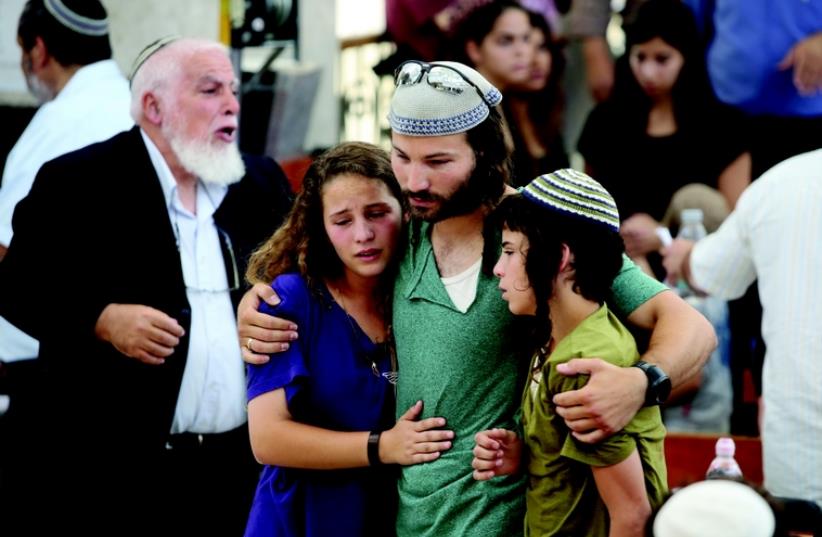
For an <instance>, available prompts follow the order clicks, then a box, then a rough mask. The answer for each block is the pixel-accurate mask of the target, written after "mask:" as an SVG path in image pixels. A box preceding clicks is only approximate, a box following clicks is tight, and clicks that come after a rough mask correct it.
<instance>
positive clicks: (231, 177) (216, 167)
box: [162, 121, 245, 186]
mask: <svg viewBox="0 0 822 537" xmlns="http://www.w3.org/2000/svg"><path fill="white" fill-rule="evenodd" d="M178 126H179V123H178V122H177V121H171V122H167V123H164V124H163V126H162V130H163V135H164V136H165V137H166V139H167V140H168V143H169V145H170V146H171V150H172V151H173V152H174V154H175V155H176V156H177V160H179V161H180V165H181V166H182V167H183V168H185V169H186V170H187V171H189V172H190V173H192V174H194V175H196V176H197V177H199V178H200V179H201V180H202V181H203V182H204V183H209V184H214V185H221V186H228V185H231V184H233V183H236V182H237V181H239V180H240V179H242V177H243V175H245V164H244V163H243V158H242V156H241V155H240V150H239V148H238V147H237V144H236V143H231V144H226V143H223V142H216V143H209V142H208V141H203V140H197V139H186V138H185V137H184V136H183V135H181V134H180V133H181V132H182V129H181V128H178Z"/></svg>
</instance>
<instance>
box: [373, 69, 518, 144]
mask: <svg viewBox="0 0 822 537" xmlns="http://www.w3.org/2000/svg"><path fill="white" fill-rule="evenodd" d="M431 65H445V66H447V67H451V68H453V69H456V70H457V71H459V72H460V73H461V74H462V75H463V76H465V77H466V78H467V79H468V80H470V81H471V82H473V83H474V84H475V85H476V86H477V88H479V89H480V91H482V93H483V96H484V97H485V101H483V99H482V97H480V95H479V93H477V91H476V89H475V88H472V87H471V88H466V90H465V91H463V92H462V93H458V94H457V93H450V92H446V91H442V90H439V89H436V88H433V87H431V86H430V85H429V84H428V83H427V81H426V80H420V81H419V82H418V83H417V84H412V85H410V86H399V87H397V88H396V89H395V90H394V96H393V97H392V99H391V110H390V111H389V113H388V123H389V124H390V125H391V130H393V131H394V132H396V133H399V134H405V135H408V136H447V135H449V134H457V133H460V132H465V131H467V130H470V129H472V128H474V127H476V126H477V125H479V124H480V123H482V122H483V121H485V119H486V118H487V117H488V113H489V109H488V105H487V104H486V101H487V102H488V103H490V104H491V105H492V106H496V105H497V104H499V103H500V102H501V101H502V94H501V93H500V92H499V90H498V89H497V88H495V87H494V86H493V85H492V84H491V83H490V82H488V81H487V80H486V79H485V77H483V76H482V75H481V74H479V73H478V72H477V71H476V70H474V69H472V68H470V67H468V66H467V65H463V64H461V63H457V62H432V63H431ZM423 76H425V77H427V76H428V73H425V75H423Z"/></svg>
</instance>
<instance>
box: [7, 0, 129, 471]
mask: <svg viewBox="0 0 822 537" xmlns="http://www.w3.org/2000/svg"><path fill="white" fill-rule="evenodd" d="M17 44H18V45H19V47H20V50H21V61H20V66H21V68H22V71H23V75H24V76H25V79H26V84H27V85H28V87H29V90H30V92H31V93H32V94H33V95H34V96H35V98H36V99H37V101H38V104H39V105H40V108H39V109H38V110H37V112H36V114H35V115H34V117H33V118H32V119H31V122H30V123H29V125H28V126H27V128H26V129H25V131H24V132H23V134H22V135H21V136H20V138H19V139H18V141H17V143H16V144H15V145H14V147H13V148H12V150H11V152H10V153H9V154H8V158H7V159H6V162H5V166H4V167H3V177H2V182H0V262H2V261H1V260H2V258H3V257H4V256H5V253H6V249H7V248H8V245H9V243H10V242H11V238H12V234H13V232H12V225H11V223H12V214H13V213H14V208H15V206H16V205H17V203H18V202H19V201H20V200H21V199H23V198H24V197H25V196H26V195H27V194H28V193H29V190H30V189H31V185H32V182H33V181H34V176H35V175H36V174H37V171H38V170H39V169H40V166H42V165H43V163H45V162H47V161H49V160H51V159H53V158H55V157H57V156H59V155H62V154H64V153H67V152H69V151H73V150H75V149H79V148H81V147H83V146H86V145H88V144H91V143H94V142H99V141H102V140H105V139H106V138H109V137H111V136H113V135H115V134H117V133H118V132H120V131H123V130H126V129H128V128H130V127H131V126H132V125H133V123H134V122H133V121H132V119H131V116H130V115H129V102H130V94H129V90H128V82H127V81H126V79H125V77H124V76H123V74H122V73H121V72H120V69H119V68H118V66H117V64H116V63H115V62H114V60H112V59H111V54H112V53H111V44H110V41H109V28H108V19H107V13H106V10H105V8H104V7H103V6H102V4H101V3H100V2H99V1H98V0H28V1H27V2H26V3H25V6H24V7H23V11H22V13H21V15H20V18H19V21H18V28H17ZM72 180H82V178H76V179H72ZM66 240H71V238H67V239H66ZM37 354H38V343H37V341H36V340H35V339H33V338H32V337H30V336H29V335H27V334H25V333H23V332H22V331H20V330H19V329H17V328H16V327H14V326H13V325H11V324H10V323H9V322H8V321H7V320H6V319H4V318H3V317H0V375H2V379H3V381H2V383H3V387H2V388H0V394H2V393H4V392H6V391H7V392H8V394H9V395H0V437H5V438H9V437H10V436H11V435H14V434H16V432H15V431H16V430H17V425H18V424H21V423H23V422H26V421H28V420H30V419H31V413H30V411H31V410H32V408H31V406H32V405H34V404H36V403H37V402H36V398H35V396H34V395H33V394H32V390H31V386H32V384H33V383H34V382H35V379H36V376H37V368H38V367H39V364H38V363H37V361H36V360H35V358H36V357H37ZM9 396H10V398H9ZM7 447H8V442H4V446H2V448H0V449H2V450H3V451H2V453H0V460H2V461H3V462H2V463H0V482H2V480H3V474H4V473H5V471H6V470H5V469H6V467H7V464H9V461H10V460H11V459H12V458H13V457H11V456H10V454H9V453H8V452H6V451H5V449H6V448H7Z"/></svg>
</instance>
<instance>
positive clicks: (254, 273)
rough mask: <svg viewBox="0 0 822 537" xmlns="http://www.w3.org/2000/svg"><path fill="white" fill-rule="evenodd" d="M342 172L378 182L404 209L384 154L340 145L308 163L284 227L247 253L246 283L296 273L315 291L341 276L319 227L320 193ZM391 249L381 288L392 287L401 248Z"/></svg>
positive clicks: (321, 225) (356, 145)
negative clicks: (393, 251) (248, 255)
mask: <svg viewBox="0 0 822 537" xmlns="http://www.w3.org/2000/svg"><path fill="white" fill-rule="evenodd" d="M343 174H351V175H359V176H362V177H365V178H368V179H371V180H374V181H380V182H382V183H383V184H385V186H386V187H387V188H388V190H389V192H390V193H391V195H392V196H394V197H395V198H396V199H397V200H398V201H399V202H400V205H401V206H404V204H403V196H402V191H401V190H400V185H399V183H397V179H396V178H395V177H394V172H393V171H392V169H391V160H390V159H389V157H388V154H387V153H386V152H385V151H384V150H382V149H380V148H379V147H377V146H375V145H371V144H367V143H363V142H346V143H342V144H339V145H337V146H335V147H333V148H331V149H329V150H328V151H326V152H325V153H323V154H322V155H320V156H319V157H318V158H317V159H316V160H315V161H314V162H313V163H312V164H311V166H310V167H309V168H308V171H307V172H306V174H305V178H304V179H303V183H302V189H301V190H300V193H299V194H298V195H297V198H296V200H295V201H294V205H293V207H292V208H291V211H290V212H289V213H288V217H287V218H286V220H285V223H283V225H282V226H281V227H280V228H279V229H278V230H277V231H276V232H275V233H274V235H272V236H271V238H269V239H268V240H267V241H266V242H265V243H263V245H262V246H260V247H259V248H258V249H257V250H256V251H255V252H254V253H253V254H252V255H251V259H250V260H249V262H248V269H247V270H246V274H245V277H246V280H248V282H249V283H251V284H255V283H266V284H268V283H271V282H272V281H273V280H274V278H275V277H277V276H279V275H280V274H284V273H286V272H297V273H299V274H300V275H301V276H303V277H304V278H305V279H306V283H307V284H308V287H309V288H310V289H312V290H313V291H316V292H319V290H320V289H321V288H322V286H323V279H326V278H328V279H334V278H337V277H339V276H341V275H342V273H343V265H342V262H341V261H340V258H339V257H338V256H337V253H336V251H335V250H334V247H333V245H332V244H331V242H330V241H329V239H328V235H327V234H326V231H325V226H324V223H323V200H322V194H323V188H324V186H325V185H326V184H327V183H329V182H330V181H331V180H333V179H334V178H336V177H338V176H340V175H343ZM400 237H401V238H402V237H404V233H400ZM396 251H397V255H395V256H394V259H393V260H392V263H391V264H390V265H389V267H387V268H386V270H385V272H384V273H383V274H382V276H381V278H380V280H381V281H380V285H379V287H380V288H381V289H386V286H387V285H391V283H393V280H394V274H395V271H396V263H397V258H398V257H399V255H400V254H401V253H402V251H403V248H402V246H400V247H398V248H397V250H396ZM389 289H390V288H389ZM388 294H389V295H390V293H388Z"/></svg>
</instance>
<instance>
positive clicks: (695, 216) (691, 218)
mask: <svg viewBox="0 0 822 537" xmlns="http://www.w3.org/2000/svg"><path fill="white" fill-rule="evenodd" d="M679 220H680V222H681V223H682V225H683V226H684V225H686V224H696V223H701V222H702V209H682V212H681V213H680V214H679Z"/></svg>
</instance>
